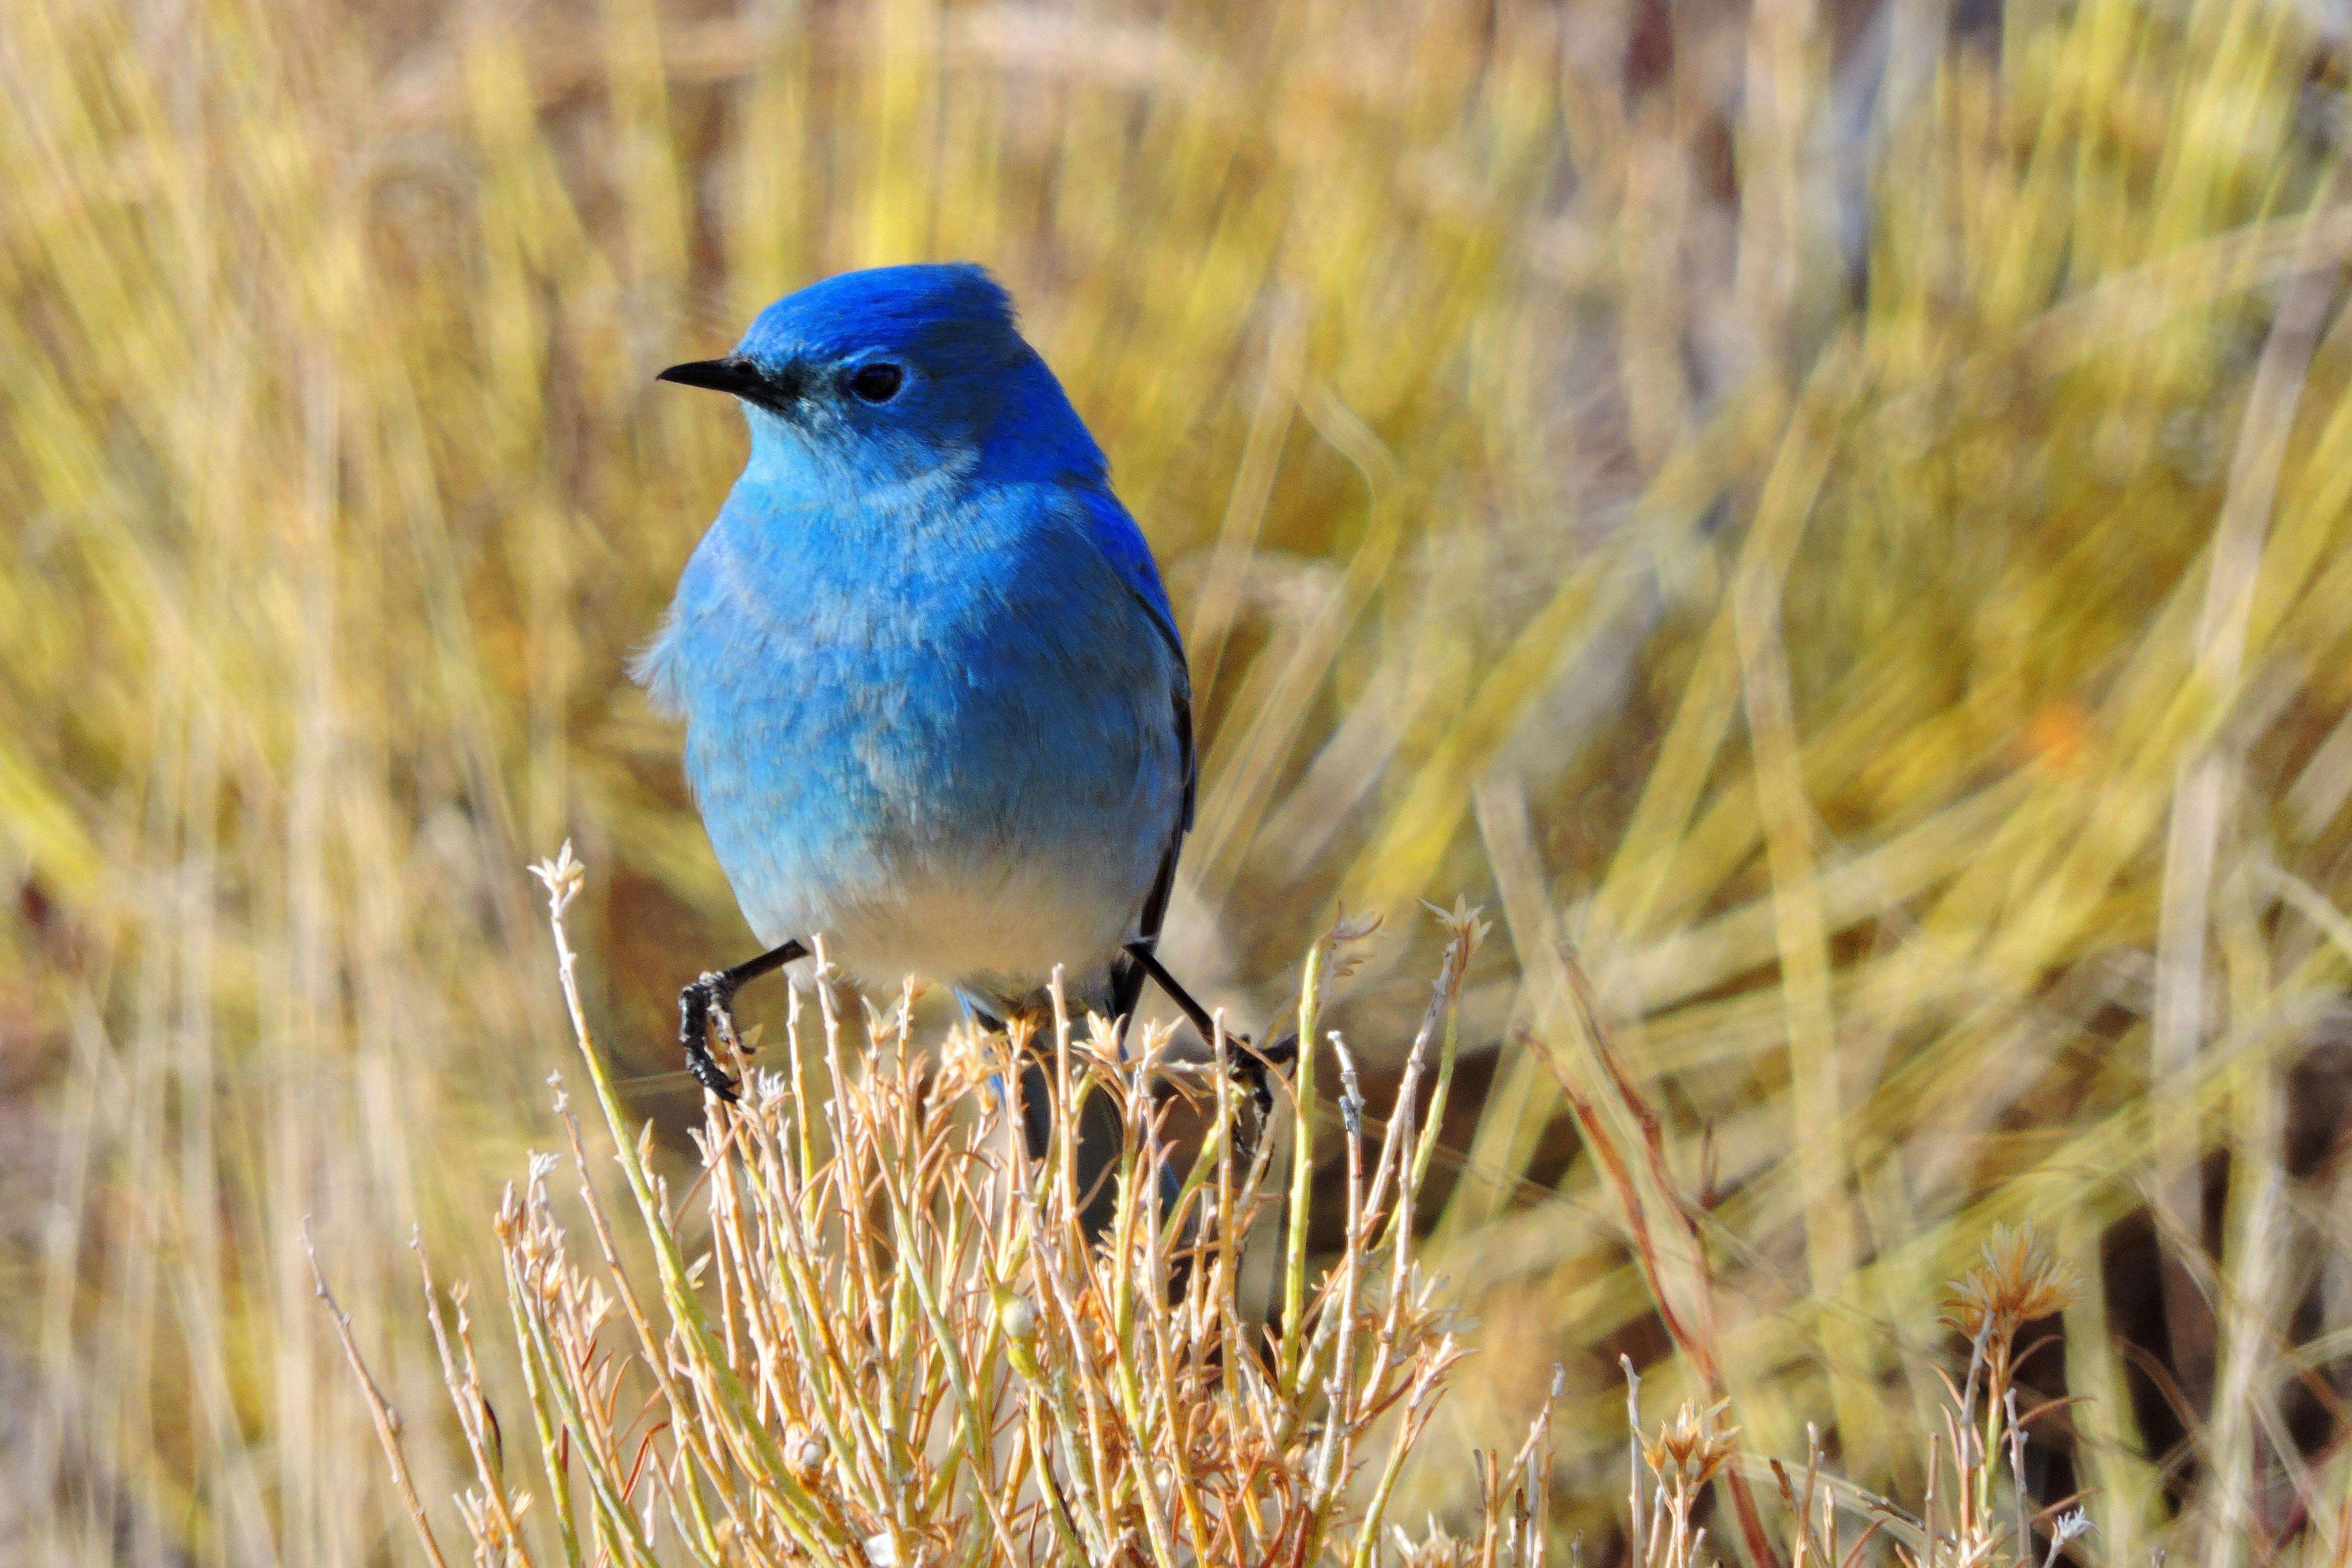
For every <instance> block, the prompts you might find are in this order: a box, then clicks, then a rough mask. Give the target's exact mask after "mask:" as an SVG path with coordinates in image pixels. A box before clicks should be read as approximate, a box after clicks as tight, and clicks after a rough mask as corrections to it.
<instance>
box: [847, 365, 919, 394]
mask: <svg viewBox="0 0 2352 1568" xmlns="http://www.w3.org/2000/svg"><path fill="white" fill-rule="evenodd" d="M906 384H907V373H906V372H905V371H903V370H900V369H899V368H898V366H897V365H895V364H892V363H889V362H888V361H887V360H884V361H881V362H879V363H874V364H862V365H859V366H858V367H857V368H856V370H853V371H851V372H850V373H849V383H848V385H849V395H850V396H852V397H855V398H856V399H857V401H858V402H860V403H887V402H889V401H890V400H891V399H892V398H894V397H896V396H898V389H899V388H900V387H902V386H904V385H906Z"/></svg>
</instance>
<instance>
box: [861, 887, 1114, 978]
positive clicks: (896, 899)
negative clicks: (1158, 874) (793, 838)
mask: <svg viewBox="0 0 2352 1568" xmlns="http://www.w3.org/2000/svg"><path fill="white" fill-rule="evenodd" d="M1139 903H1140V900H1139V899H1138V898H1137V897H1136V896H1135V895H1134V894H1133V893H1132V892H1128V893H1124V894H1118V895H1114V894H1112V893H1111V892H1110V891H1109V890H1108V889H1100V888H1095V887H1090V886H1088V885H1087V882H1086V880H1085V879H1082V878H1076V877H1073V876H1071V875H1070V871H1069V868H1068V867H1067V866H1066V865H1063V866H1059V867H1054V868H1048V867H1045V866H1043V865H1039V864H1034V863H1032V864H1026V865H1023V864H1014V865H1009V866H1003V867H998V868H989V869H986V870H973V871H969V872H965V873H963V874H955V873H947V874H935V875H931V876H928V877H925V878H923V879H919V881H917V882H915V883H912V884H900V885H897V886H894V887H892V888H889V889H881V890H880V891H879V892H878V893H877V895H876V896H873V897H870V898H857V897H854V896H853V897H849V898H838V897H837V898H836V901H835V903H834V907H833V908H832V910H830V918H829V919H828V920H827V921H824V925H823V927H822V928H821V929H820V931H819V933H818V934H820V935H821V936H822V937H823V938H824V948H825V955H826V957H827V958H828V959H829V960H830V961H831V962H833V963H835V964H837V965H839V966H840V967H841V968H842V969H844V970H845V971H847V972H848V973H850V974H852V975H855V976H856V978H857V979H858V980H859V981H860V982H862V983H864V984H866V985H867V986H869V987H877V988H883V989H895V988H896V987H897V986H898V984H899V983H900V981H902V980H903V979H904V978H905V977H906V976H908V975H909V974H912V975H916V976H919V977H920V978H923V979H927V980H936V981H940V982H943V983H947V984H955V983H958V982H971V981H983V980H985V981H990V982H994V983H996V984H992V985H990V986H989V987H988V989H990V990H992V991H996V992H998V993H1000V994H1004V995H1008V996H1013V995H1019V994H1024V993H1026V992H1032V991H1034V990H1037V989H1039V988H1042V987H1043V986H1044V985H1045V984H1046V983H1047V982H1048V981H1049V980H1050V979H1051V978H1052V975H1053V972H1054V967H1055V965H1056V964H1059V965H1062V966H1063V968H1064V971H1065V973H1066V976H1067V979H1068V981H1069V983H1070V984H1072V985H1073V986H1076V985H1078V984H1084V983H1085V982H1086V981H1087V978H1088V977H1089V976H1091V975H1092V974H1094V973H1098V972H1099V971H1100V970H1101V969H1102V968H1103V966H1104V965H1105V964H1106V963H1108V961H1109V960H1110V958H1111V957H1113V956H1114V955H1115V954H1116V953H1117V952H1118V946H1119V944H1120V942H1123V941H1124V940H1126V938H1127V937H1128V936H1129V934H1130V932H1129V926H1130V925H1131V924H1132V922H1133V921H1134V920H1135V918H1136V914H1137V910H1138V907H1139Z"/></svg>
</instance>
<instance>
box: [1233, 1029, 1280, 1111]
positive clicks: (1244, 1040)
mask: <svg viewBox="0 0 2352 1568" xmlns="http://www.w3.org/2000/svg"><path fill="white" fill-rule="evenodd" d="M1225 1043H1226V1044H1227V1045H1229V1046H1232V1047H1234V1051H1235V1053H1236V1054H1235V1056H1234V1077H1235V1078H1237V1079H1240V1080H1241V1081H1242V1083H1243V1085H1244V1087H1245V1088H1247V1089H1249V1091H1250V1100H1251V1102H1252V1103H1253V1104H1255V1106H1256V1107H1257V1113H1258V1117H1259V1120H1261V1121H1263V1120H1264V1119H1265V1118H1266V1117H1268V1116H1271V1115H1273V1114H1274V1079H1273V1075H1274V1074H1275V1073H1279V1072H1282V1071H1284V1070H1285V1069H1286V1068H1288V1067H1289V1066H1290V1065H1291V1064H1292V1063H1293V1062H1296V1061H1297V1059H1298V1031H1297V1029H1296V1028H1287V1029H1277V1030H1276V1031H1275V1035H1274V1037H1273V1038H1272V1039H1270V1040H1268V1041H1266V1043H1265V1046H1264V1047H1263V1048H1261V1047H1258V1046H1256V1045H1255V1044H1253V1043H1252V1042H1251V1040H1250V1037H1248V1036H1247V1035H1236V1034H1232V1033H1228V1034H1227V1035H1226V1036H1225Z"/></svg>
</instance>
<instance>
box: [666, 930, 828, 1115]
mask: <svg viewBox="0 0 2352 1568" xmlns="http://www.w3.org/2000/svg"><path fill="white" fill-rule="evenodd" d="M808 951H809V950H808V947H807V945H806V944H805V943H803V942H798V941H793V942H785V943H783V944H782V946H780V947H773V948H770V949H769V950H768V951H767V952H763V953H761V955H760V956H759V957H757V958H753V959H748V960H746V961H745V962H743V963H739V964H737V965H736V966H735V967H734V968H732V969H713V970H708V971H705V972H704V973H702V974H700V975H698V976H697V977H696V979H695V982H694V984H691V985H688V987H687V988H686V989H685V990H683V991H680V992H679V993H678V994H677V1043H678V1045H679V1046H680V1047H683V1048H684V1049H685V1051H686V1070H687V1071H688V1072H690V1073H692V1074H693V1075H694V1080H695V1081H696V1082H697V1083H698V1084H700V1085H701V1086H702V1087H703V1088H705V1089H709V1091H710V1092H711V1093H713V1094H715V1095H717V1096H718V1097H719V1099H721V1100H733V1099H734V1098H735V1079H733V1078H732V1077H731V1076H730V1075H729V1073H728V1071H727V1069H726V1068H722V1067H720V1066H719V1058H717V1057H714V1056H712V1055H711V1054H710V1031H711V1030H712V1028H714V1027H716V1028H717V1029H718V1030H719V1036H720V1037H721V1038H729V1039H731V1038H732V1037H734V1034H735V1015H734V1012H733V1007H734V1005H735V993H736V992H737V991H739V990H740V989H741V988H742V985H743V984H744V982H746V981H749V980H757V979H759V978H760V976H761V975H762V974H766V973H771V972H772V971H775V970H779V969H782V967H783V966H784V965H785V964H787V963H792V962H793V960H794V959H796V958H806V957H807V956H808Z"/></svg>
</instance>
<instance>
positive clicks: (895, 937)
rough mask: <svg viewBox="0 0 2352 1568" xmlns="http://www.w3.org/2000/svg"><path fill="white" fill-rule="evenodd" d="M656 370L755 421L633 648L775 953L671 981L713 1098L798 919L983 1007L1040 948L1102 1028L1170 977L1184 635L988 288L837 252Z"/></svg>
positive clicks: (1041, 992) (846, 951) (1020, 1011)
mask: <svg viewBox="0 0 2352 1568" xmlns="http://www.w3.org/2000/svg"><path fill="white" fill-rule="evenodd" d="M661 379H663V380H665V381H671V382H677V383H681V384H686V385H688V386H699V387H709V388H711V389H714V390H717V391H720V392H725V393H730V394H731V395H733V396H734V397H735V398H736V399H737V400H738V401H739V402H740V404H741V405H742V408H743V412H744V416H745V417H746V419H747V420H748V421H749V423H750V426H751V456H750V459H749V461H748V462H747V463H746V464H745V466H744V468H743V472H742V475H741V477H740V479H737V480H736V481H735V486H734V489H732V490H731V491H730V492H729V494H728V497H727V501H726V504H725V505H724V506H723V507H722V508H721V509H720V510H719V517H718V521H716V522H715V523H714V524H713V525H712V527H711V529H710V531H709V533H707V534H706V535H705V536H704V537H703V540H702V542H701V544H700V545H699V546H698V548H697V549H696V551H695V552H694V555H693V558H692V560H691V561H689V562H688V564H687V567H686V571H685V574H684V575H683V576H682V577H681V578H680V579H679V582H678V585H677V598H676V600H675V602H674V603H673V604H672V605H671V606H670V610H669V615H668V618H667V622H666V624H665V625H664V626H663V628H662V630H661V632H660V634H659V636H658V637H656V639H655V640H654V641H653V643H652V644H651V645H650V646H648V647H646V650H645V651H644V653H643V654H642V655H641V656H640V658H639V660H638V663H637V667H636V674H637V676H638V679H640V680H642V681H643V682H644V683H645V685H646V688H647V689H648V690H649V691H650V692H651V694H652V696H653V698H654V699H655V700H656V702H657V703H658V704H659V705H660V706H661V707H663V708H664V709H666V710H668V711H670V712H671V713H673V714H675V715H677V716H680V717H682V718H683V719H684V720H685V721H686V772H687V776H688V780H689V781H690V783H691V784H692V787H693V790H694V795H695V799H696V801H697V803H698V805H699V807H700V810H701V814H702V821H703V825H704V826H705V828H706V829H707V830H708V832H709V837H710V842H711V846H712V847H713V848H714V849H715V850H716V851H717V852H718V856H719V864H720V865H721V866H722V867H723V868H725V870H726V873H727V878H728V880H729V881H730V884H732V886H733V888H734V890H735V896H736V900H737V901H738V903H740V906H741V908H742V911H743V914H744V917H745V918H746V920H748V921H750V923H751V929H752V931H754V932H756V933H757V934H758V936H759V938H760V940H761V942H764V943H766V944H768V948H769V951H768V952H764V953H762V954H761V956H760V957H758V958H755V959H753V960H751V962H750V963H745V964H739V965H737V966H736V967H734V968H732V969H729V970H722V971H717V972H714V973H706V974H704V975H702V976H701V977H700V978H699V979H698V980H697V981H696V982H695V983H694V984H691V985H689V986H688V987H687V988H686V991H685V993H684V994H682V996H681V997H680V1004H679V1011H680V1036H681V1043H682V1044H683V1045H684V1047H685V1048H686V1050H687V1053H688V1063H689V1065H690V1066H691V1067H692V1068H694V1069H695V1073H696V1076H697V1077H698V1079H700V1080H701V1081H702V1082H703V1083H704V1084H705V1085H706V1086H707V1087H709V1089H712V1090H713V1091H714V1092H716V1093H719V1094H720V1095H722V1096H727V1097H730V1098H731V1096H732V1093H733V1089H734V1085H733V1082H732V1080H731V1079H730V1078H729V1076H728V1075H727V1074H726V1073H725V1072H724V1071H723V1070H722V1069H721V1068H719V1066H718V1064H717V1063H716V1062H715V1061H714V1060H712V1058H710V1056H709V1049H708V1046H707V1043H706V1035H707V1032H708V1030H709V1028H710V1027H711V1026H713V1024H714V1023H715V1022H716V1018H715V1016H714V1015H723V1014H724V1013H725V1011H726V1009H727V1008H728V1007H729V1006H730V1003H731V1000H732V998H733V995H734V993H735V990H736V988H737V987H738V986H740V984H743V983H744V982H745V981H746V980H749V979H751V978H752V977H753V976H755V975H758V974H761V973H767V972H768V971H770V970H772V969H775V968H779V967H781V966H782V965H783V964H785V963H791V962H793V960H794V959H797V958H800V957H803V956H805V955H806V953H807V952H809V951H810V947H809V944H810V942H811V941H812V940H813V939H814V938H815V937H818V936H822V937H824V939H825V945H826V952H827V955H828V957H829V958H830V959H831V960H832V961H833V962H835V963H837V964H839V965H840V966H841V967H842V968H843V969H844V970H845V971H846V972H848V973H850V974H851V975H853V976H854V977H856V978H858V979H860V980H863V981H866V982H867V983H872V984H881V985H885V986H895V985H896V984H898V981H899V980H900V979H901V978H902V977H903V976H905V975H907V974H909V973H911V974H917V975H921V976H925V977H928V978H931V979H935V980H939V981H941V982H944V983H946V984H949V985H950V986H951V987H953V989H954V992H955V994H956V995H957V996H958V998H959V999H960V1000H961V1002H962V1004H963V1005H964V1006H965V1007H966V1008H967V1009H968V1010H969V1011H970V1012H971V1014H973V1015H974V1016H977V1017H978V1018H979V1019H980V1020H982V1022H983V1023H986V1024H989V1025H1002V1024H1003V1022H1004V1021H1005V1020H1007V1019H1010V1018H1012V1017H1013V1016H1019V1015H1024V1014H1029V1015H1034V1014H1035V1013H1037V1012H1039V1011H1041V1010H1043V1009H1044V1008H1045V1006H1046V1005H1047V994H1046V986H1047V984H1048V983H1049V980H1050V978H1051V976H1052V973H1053V971H1054V968H1055V965H1056V964H1060V965H1064V966H1065V969H1066V977H1067V978H1066V989H1067V992H1068V994H1069V997H1070V1000H1071V1003H1072V1005H1073V1006H1074V1008H1076V1009H1079V1010H1085V1009H1092V1010H1095V1011H1097V1012H1100V1013H1102V1014H1104V1015H1105V1016H1108V1017H1112V1018H1123V1017H1125V1016H1127V1015H1129V1014H1130V1013H1131V1012H1132V1011H1133V1009H1134V1006H1135V1004H1136V1001H1137V999H1138V996H1139V993H1140V990H1141V986H1142V984H1143V981H1144V978H1145V976H1146V974H1147V973H1150V974H1151V975H1153V976H1154V977H1157V978H1160V979H1161V980H1162V981H1163V984H1171V985H1172V981H1170V980H1168V979H1167V977H1166V975H1165V972H1164V971H1163V970H1161V969H1160V967H1159V965H1158V964H1157V963H1156V962H1155V961H1154V960H1153V959H1152V957H1151V951H1150V950H1151V944H1152V942H1154V940H1155V939H1156V938H1157V937H1158V935H1159V932H1160V922H1161V920H1162V918H1163V916H1164V915H1165V914H1166V912H1167V909H1168V899H1169V893H1170V889H1171V886H1172V885H1173V882H1174V879H1175V875H1176V860H1177V855H1178V852H1179V850H1180V849H1181V846H1182V844H1183V839H1184V834H1185V831H1186V829H1187V828H1188V827H1189V826H1191V824H1192V801H1193V784H1194V756H1193V745H1192V692H1191V685H1190V679H1189V677H1188V675H1187V672H1186V668H1185V662H1184V648H1183V644H1182V642H1181V640H1180V638H1179V637H1178V636H1177V631H1176V625H1175V620H1174V617H1173V616H1171V614H1170V611H1169V605H1168V595H1167V593H1166V591H1165V590H1164V589H1163V588H1162V587H1161V585H1160V574H1159V572H1158V570H1157V568H1156V567H1155V566H1154V565H1153V563H1152V558H1151V552H1150V547H1149V546H1148V545H1147V544H1146V543H1145V542H1144V539H1143V535H1142V532H1141V531H1139V529H1138V528H1137V527H1136V524H1135V521H1134V520H1133V519H1132V518H1130V517H1129V515H1128V512H1127V510H1126V509H1125V508H1124V507H1123V506H1121V505H1120V504H1119V501H1118V497H1117V496H1116V495H1114V494H1113V493H1112V491H1111V488H1110V478H1109V472H1108V467H1107V465H1106V463H1105V461H1104V458H1103V454H1102V449H1101V448H1100V447H1097V445H1096V444H1095V440H1094V437H1092V436H1091V435H1089V434H1088V433H1087V427H1086V426H1085V425H1084V424H1083V423H1082V422H1081V421H1080V420H1079V418H1078V416H1077V414H1076V411H1075V410H1073V409H1072V408H1071V406H1070V402H1069V399H1068V398H1067V397H1066V395H1064V393H1063V391H1062V387H1061V384H1060V383H1059V382H1057V381H1056V380H1055V377H1054V374H1053V372H1052V371H1050V370H1048V369H1047V368H1046V366H1045V361H1044V360H1043V359H1041V358H1039V357H1038V355H1037V353H1036V351H1035V350H1034V349H1032V348H1031V347H1030V346H1029V344H1028V343H1027V342H1024V340H1023V338H1022V336H1021V334H1020V332H1019V331H1018V330H1017V329H1016V327H1015V325H1014V321H1013V306H1012V302H1011V300H1009V299H1008V298H1007V296H1006V294H1005V292H1004V290H1003V289H1002V288H1001V287H999V285H998V284H997V283H996V281H995V280H994V279H992V278H991V277H990V276H989V275H988V274H987V273H986V272H985V271H983V270H982V269H981V268H978V267H973V266H913V267H885V268H875V269H873V270H871V271H864V272H850V273H845V274H843V275H842V276H839V277H836V278H831V279H826V280H825V281H824V282H821V283H817V284H814V285H812V286H810V287H808V288H806V289H802V290H801V291H799V292H798V293H795V294H792V295H788V296H786V297H785V298H784V299H782V300H778V301H777V302H776V303H775V304H773V305H771V306H770V307H769V308H768V309H767V310H764V311H762V312H761V314H760V316H759V318H758V319H757V320H756V321H753V322H752V324H751V330H750V331H748V332H746V333H745V334H744V335H743V339H742V341H741V342H740V343H738V344H737V345H736V348H735V350H734V352H733V353H730V354H728V355H727V356H725V357H724V358H720V359H715V360H705V361H699V362H697V363H690V364H680V365H674V366H672V367H671V368H669V369H668V370H666V371H664V372H662V373H661ZM1179 989H1181V988H1179ZM1171 994H1174V992H1173V991H1171ZM1182 1000H1183V1005H1185V1007H1186V1010H1187V1011H1188V1012H1193V1013H1196V1014H1197V1007H1196V1006H1195V1005H1192V1003H1191V1001H1190V998H1183V999H1182ZM1032 1135H1033V1139H1034V1136H1035V1133H1034V1131H1033V1134H1032Z"/></svg>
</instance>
